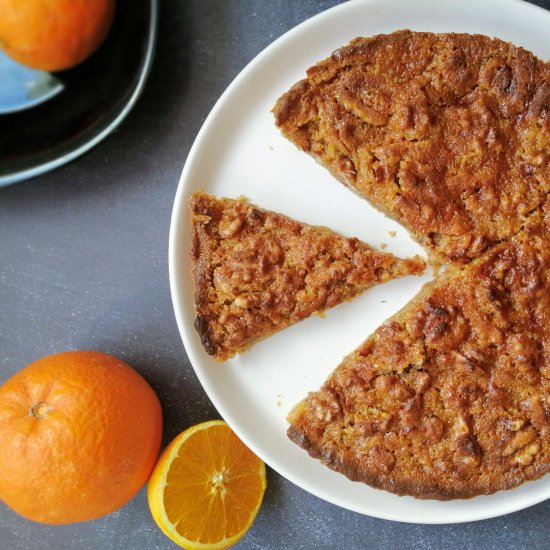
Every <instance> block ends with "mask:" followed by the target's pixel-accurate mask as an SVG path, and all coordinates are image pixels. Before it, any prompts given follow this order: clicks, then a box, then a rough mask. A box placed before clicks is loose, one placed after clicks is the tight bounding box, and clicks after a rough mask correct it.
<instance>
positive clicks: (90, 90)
mask: <svg viewBox="0 0 550 550" xmlns="http://www.w3.org/2000/svg"><path fill="white" fill-rule="evenodd" d="M157 20H158V0H133V1H132V0H118V2H117V12H116V16H115V20H114V23H113V27H112V28H111V31H110V33H109V36H108V38H107V40H106V41H105V43H104V44H103V45H102V46H101V48H100V49H99V50H98V51H97V52H96V53H95V54H94V55H92V56H91V57H90V58H89V59H88V60H87V61H85V62H84V63H82V64H81V65H79V66H78V67H75V68H74V69H70V70H68V71H63V72H58V73H54V74H49V73H43V72H39V71H32V70H29V69H25V68H24V67H22V66H21V65H18V64H17V63H15V62H13V61H11V60H9V59H7V58H6V57H5V56H3V54H2V56H3V57H2V58H0V82H2V81H4V86H3V93H4V95H3V98H2V101H0V187H2V186H4V185H9V184H11V183H16V182H18V181H22V180H25V179H27V178H31V177H33V176H37V175H39V174H43V173H44V172H47V171H49V170H53V169H54V168H57V167H58V166H61V165H63V164H66V163H67V162H70V161H71V160H73V159H75V158H76V157H78V156H80V155H82V154H83V153H85V152H86V151H88V150H89V149H91V148H92V147H93V146H94V145H96V144H97V143H99V142H100V141H101V140H102V139H103V138H105V137H106V136H107V135H108V134H109V133H110V132H111V131H112V130H113V129H114V128H115V127H116V126H117V125H118V124H120V122H121V121H122V120H123V119H124V117H125V116H126V115H127V114H128V112H129V111H130V109H131V108H132V107H133V105H134V104H135V102H136V100H137V98H138V96H139V94H140V92H141V90H142V88H143V85H144V83H145V80H146V78H147V75H148V74H149V69H150V67H151V63H152V60H153V51H154V46H155V41H156V34H157ZM8 84H9V85H8ZM18 87H19V88H18ZM22 89H27V90H28V93H24V92H22V91H21V90H22Z"/></svg>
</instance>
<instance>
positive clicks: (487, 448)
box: [288, 223, 550, 500]
mask: <svg viewBox="0 0 550 550" xmlns="http://www.w3.org/2000/svg"><path fill="white" fill-rule="evenodd" d="M547 233H548V227H547V226H546V225H544V224H542V223H541V224H530V226H529V227H528V229H527V230H526V231H524V232H521V233H520V234H518V235H517V236H516V237H514V238H512V239H511V240H509V241H506V242H504V243H501V244H499V245H496V246H495V247H493V248H492V249H491V250H490V251H488V252H486V253H485V254H484V255H483V256H482V257H480V258H478V259H476V260H474V261H472V262H471V263H469V264H468V265H466V266H458V265H455V266H451V267H450V268H448V269H447V271H446V272H445V273H443V274H442V275H441V276H440V277H439V278H438V279H437V280H436V281H435V282H434V283H430V284H428V285H426V286H425V287H424V289H423V290H422V291H421V293H420V294H419V295H418V296H417V297H416V298H415V299H414V300H413V301H411V302H410V303H409V304H408V305H407V306H406V307H405V308H404V309H403V310H401V312H399V313H397V314H396V315H395V316H394V317H392V318H391V319H389V320H388V321H387V322H386V323H385V324H384V325H382V326H381V327H380V328H378V330H376V332H375V333H374V334H373V336H371V337H370V338H369V339H367V340H366V342H365V343H363V344H362V345H361V346H360V347H359V348H358V349H357V350H356V351H354V352H353V353H352V354H351V355H349V356H348V357H347V358H345V359H344V361H343V362H342V363H341V365H340V366H339V367H338V368H337V369H336V370H335V371H334V372H333V373H332V374H331V375H330V377H329V378H328V380H327V381H326V382H325V384H324V385H323V387H322V388H321V390H319V391H316V392H312V393H310V394H309V396H308V397H307V398H306V399H305V400H304V401H302V402H301V403H299V404H298V405H297V406H296V407H295V408H294V409H293V410H292V411H291V413H290V415H289V422H290V428H289V430H288V435H289V437H290V438H291V439H292V440H293V441H294V442H295V443H297V444H298V445H300V446H302V447H303V448H304V449H306V450H307V451H308V452H309V454H310V455H312V456H313V457H316V458H318V459H320V460H321V461H322V462H323V463H324V464H326V465H327V466H329V467H330V468H332V469H334V470H337V471H339V472H341V473H343V474H345V475H346V476H347V477H349V478H350V479H352V480H356V481H362V482H365V483H368V484H370V485H372V486H374V487H378V488H383V489H386V490H388V491H392V492H394V493H397V494H399V495H411V496H415V497H417V498H432V499H442V500H447V499H454V498H469V497H473V496H476V495H482V494H490V493H494V492H495V491H499V490H501V489H510V488H512V487H515V486H517V485H520V484H521V483H523V482H524V481H528V480H531V479H536V478H538V477H540V476H542V475H543V474H545V473H546V472H548V471H550V241H549V240H548V238H547Z"/></svg>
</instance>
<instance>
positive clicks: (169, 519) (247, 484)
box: [147, 420, 266, 550]
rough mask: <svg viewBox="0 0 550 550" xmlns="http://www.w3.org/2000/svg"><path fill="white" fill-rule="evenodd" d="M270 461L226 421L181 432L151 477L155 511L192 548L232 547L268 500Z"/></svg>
mask: <svg viewBox="0 0 550 550" xmlns="http://www.w3.org/2000/svg"><path fill="white" fill-rule="evenodd" d="M265 487H266V478H265V465H264V463H263V462H262V461H261V460H260V459H259V458H258V457H257V456H256V455H255V454H254V453H252V451H250V450H249V449H248V447H246V445H245V444H244V443H243V442H242V441H241V440H240V439H239V438H238V437H237V436H236V435H235V434H234V433H233V432H232V431H231V428H229V426H228V425H227V424H226V423H225V422H224V421H223V420H212V421H210V422H203V423H202V424H197V425H196V426H193V427H191V428H189V429H188V430H186V431H184V432H183V433H181V434H180V435H178V436H177V437H176V438H175V439H174V440H173V441H172V443H170V445H168V447H167V448H166V450H165V451H164V453H163V454H162V456H161V457H160V459H159V461H158V463H157V465H156V466H155V469H154V471H153V474H152V476H151V478H150V480H149V485H148V489H147V496H148V499H149V507H150V509H151V514H152V515H153V518H154V519H155V521H156V522H157V524H158V526H159V527H160V528H161V529H162V531H163V532H164V533H165V534H166V535H167V536H168V537H170V539H172V540H173V541H174V542H175V543H176V544H179V545H180V546H182V547H183V548H187V549H189V550H194V549H203V550H207V549H208V550H210V549H211V550H213V549H219V548H228V547H229V546H231V545H233V544H235V543H236V542H237V541H238V540H239V539H240V538H242V537H243V536H244V534H245V533H246V532H247V531H248V529H249V528H250V526H251V525H252V522H253V521H254V518H255V517H256V514H257V513H258V510H259V508H260V504H261V503H262V498H263V495H264V492H265Z"/></svg>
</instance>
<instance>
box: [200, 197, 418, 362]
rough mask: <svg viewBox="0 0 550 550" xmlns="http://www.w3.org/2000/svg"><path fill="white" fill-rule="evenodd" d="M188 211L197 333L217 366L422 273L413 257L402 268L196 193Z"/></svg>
mask: <svg viewBox="0 0 550 550" xmlns="http://www.w3.org/2000/svg"><path fill="white" fill-rule="evenodd" d="M189 206H190V209H191V217H192V240H191V242H192V249H191V259H192V275H193V280H194V285H195V310H196V319H195V328H196V329H197V331H198V333H199V335H200V337H201V341H202V344H203V346H204V348H205V350H206V351H207V352H208V353H209V354H210V355H213V356H214V357H215V358H216V359H218V360H221V361H223V360H225V359H228V358H229V357H231V356H233V355H235V354H236V353H238V352H240V351H243V350H244V349H246V348H247V347H248V346H250V345H251V344H252V343H253V342H255V341H256V340H258V339H260V338H264V337H266V336H269V335H270V334H272V333H274V332H276V331H278V330H280V329H282V328H284V327H286V326H288V325H290V324H292V323H295V322H297V321H300V320H302V319H305V318H306V317H309V316H310V315H312V314H314V313H320V312H322V311H324V310H326V309H328V308H330V307H333V306H335V305H337V304H339V303H341V302H342V301H345V300H349V299H351V298H353V297H354V296H356V295H357V294H359V293H360V292H362V291H363V290H365V289H367V288H369V287H371V286H373V285H375V284H378V283H382V282H385V281H388V280H390V279H393V278H396V277H402V276H405V275H411V274H416V275H418V274H420V273H422V272H423V271H424V269H425V263H424V262H423V261H422V260H421V259H420V258H418V257H415V258H411V259H408V260H400V259H398V258H396V257H395V256H393V255H392V254H386V253H382V252H376V251H374V250H372V249H371V248H370V247H368V246H367V245H366V244H364V243H362V242H361V241H359V240H358V239H354V238H346V237H342V236H340V235H337V234H335V233H333V232H332V231H330V230H328V229H326V228H321V227H313V226H310V225H305V224H301V223H298V222H296V221H294V220H291V219H290V218H287V217H285V216H282V215H280V214H276V213H274V212H269V211H266V210H262V209H260V208H257V207H255V206H253V205H251V204H248V203H247V202H244V201H238V200H231V199H218V198H216V197H213V196H211V195H206V194H204V193H195V194H194V195H192V196H191V198H190V201H189Z"/></svg>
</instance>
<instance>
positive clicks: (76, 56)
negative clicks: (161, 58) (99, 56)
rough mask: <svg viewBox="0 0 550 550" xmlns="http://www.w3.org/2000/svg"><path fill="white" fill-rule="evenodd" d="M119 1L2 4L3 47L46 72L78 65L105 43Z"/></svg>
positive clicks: (14, 0)
mask: <svg viewBox="0 0 550 550" xmlns="http://www.w3.org/2000/svg"><path fill="white" fill-rule="evenodd" d="M114 12H115V0H0V47H1V48H2V49H3V50H4V51H5V52H6V53H7V54H8V55H9V56H10V57H12V58H13V59H15V60H16V61H19V62H20V63H23V64H24V65H27V66H29V67H32V68H33V69H41V70H44V71H60V70H64V69H69V68H71V67H74V66H75V65H78V64H79V63H81V62H82V61H84V60H85V59H86V58H87V57H89V56H90V55H91V54H92V53H93V52H94V51H95V50H96V49H97V48H98V47H99V46H100V45H101V43H102V42H103V40H104V39H105V37H106V36H107V33H108V32H109V29H110V27H111V23H112V21H113V15H114Z"/></svg>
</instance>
